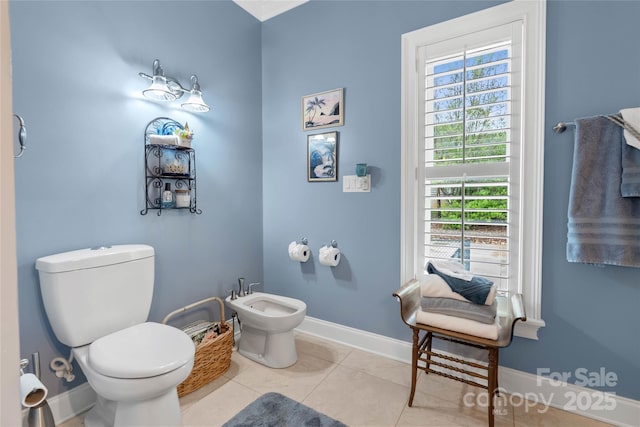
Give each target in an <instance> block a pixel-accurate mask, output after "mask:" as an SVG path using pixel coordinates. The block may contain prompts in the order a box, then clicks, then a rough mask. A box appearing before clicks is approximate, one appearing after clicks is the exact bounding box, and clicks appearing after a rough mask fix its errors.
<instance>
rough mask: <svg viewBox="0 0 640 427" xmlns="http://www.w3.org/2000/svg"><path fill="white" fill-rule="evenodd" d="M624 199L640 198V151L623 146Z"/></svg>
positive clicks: (621, 185) (621, 189)
mask: <svg viewBox="0 0 640 427" xmlns="http://www.w3.org/2000/svg"><path fill="white" fill-rule="evenodd" d="M620 192H621V193H622V197H640V150H638V149H637V148H635V147H633V146H631V145H629V144H627V143H625V144H622V182H621V184H620Z"/></svg>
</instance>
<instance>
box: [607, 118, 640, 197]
mask: <svg viewBox="0 0 640 427" xmlns="http://www.w3.org/2000/svg"><path fill="white" fill-rule="evenodd" d="M603 117H606V118H607V119H609V120H610V121H612V122H614V123H616V124H617V125H618V126H621V127H623V128H624V132H623V134H622V139H623V141H624V142H625V144H622V181H621V183H620V193H621V194H622V197H640V150H638V149H637V148H636V147H634V146H633V144H631V143H629V141H627V139H626V138H627V134H628V135H629V137H630V138H635V139H637V140H640V131H638V130H637V129H635V128H634V127H633V126H632V125H631V122H629V121H627V120H625V119H624V118H623V117H622V116H621V115H618V114H615V115H614V114H612V115H609V116H603Z"/></svg>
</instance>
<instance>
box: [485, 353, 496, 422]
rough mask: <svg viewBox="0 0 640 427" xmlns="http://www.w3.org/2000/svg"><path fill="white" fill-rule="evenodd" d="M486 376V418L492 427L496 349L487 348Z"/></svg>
mask: <svg viewBox="0 0 640 427" xmlns="http://www.w3.org/2000/svg"><path fill="white" fill-rule="evenodd" d="M488 371H489V372H488V375H487V377H488V378H487V380H488V384H487V388H488V389H487V393H488V395H489V396H488V397H489V408H488V416H489V427H493V426H494V416H493V412H494V407H493V400H494V397H495V395H496V391H497V390H498V349H497V348H489V366H488Z"/></svg>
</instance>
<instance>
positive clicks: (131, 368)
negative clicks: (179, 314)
mask: <svg viewBox="0 0 640 427" xmlns="http://www.w3.org/2000/svg"><path fill="white" fill-rule="evenodd" d="M193 355H194V344H193V341H191V338H189V336H188V335H187V334H185V333H184V332H183V331H181V330H180V329H177V328H174V327H172V326H167V325H163V324H160V323H153V322H146V323H140V324H138V325H134V326H131V327H129V328H126V329H123V330H120V331H117V332H114V333H112V334H109V335H106V336H104V337H102V338H99V339H97V340H96V341H94V342H93V343H91V345H89V351H88V357H87V362H88V363H89V365H90V366H91V368H93V369H94V370H95V371H96V372H98V373H99V374H102V375H105V376H108V377H114V378H148V377H154V376H158V375H162V374H165V373H167V372H171V371H173V370H175V369H178V368H180V367H181V366H183V365H185V364H186V363H188V362H189V360H190V359H192V358H193Z"/></svg>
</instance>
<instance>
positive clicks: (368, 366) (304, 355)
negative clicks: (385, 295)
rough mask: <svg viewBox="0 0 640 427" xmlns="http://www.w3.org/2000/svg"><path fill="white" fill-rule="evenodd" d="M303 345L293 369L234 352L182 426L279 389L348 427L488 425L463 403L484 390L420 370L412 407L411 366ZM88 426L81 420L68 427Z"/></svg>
mask: <svg viewBox="0 0 640 427" xmlns="http://www.w3.org/2000/svg"><path fill="white" fill-rule="evenodd" d="M296 346H297V349H298V362H297V363H296V364H295V365H294V366H292V367H290V368H286V369H270V368H267V367H266V366H263V365H260V364H258V363H255V362H253V361H251V360H249V359H246V358H244V357H243V356H241V355H239V354H238V353H236V352H234V353H233V356H232V359H231V367H230V368H229V370H228V371H227V372H226V373H225V374H224V375H223V376H222V377H220V378H218V379H216V380H215V381H213V382H211V383H210V384H208V385H206V386H205V387H203V388H201V389H200V390H197V391H195V392H193V393H191V394H188V395H186V396H184V397H182V398H181V399H180V406H181V408H182V422H183V425H184V426H220V425H222V424H224V423H225V422H226V421H227V420H229V419H230V418H231V417H233V416H234V415H235V414H236V413H238V412H239V411H240V410H242V408H244V407H245V406H247V405H248V404H249V403H251V402H253V401H254V400H255V399H257V398H258V397H259V396H260V395H262V394H264V393H267V392H270V391H275V392H278V393H281V394H284V395H286V396H288V397H290V398H292V399H294V400H296V401H298V402H302V403H304V404H305V405H307V406H310V407H312V408H314V409H316V410H317V411H320V412H322V413H324V414H326V415H328V416H330V417H333V418H335V419H337V420H340V421H342V422H343V423H345V424H347V425H349V426H363V427H365V426H367V427H369V426H487V412H486V407H480V406H476V407H465V405H464V404H463V403H462V402H463V396H464V395H465V394H467V393H468V392H477V391H479V389H477V388H475V387H471V386H467V385H465V384H462V383H458V382H456V381H451V380H447V379H445V378H442V377H438V376H434V375H429V376H428V378H427V375H426V374H424V373H423V372H420V373H419V376H418V383H417V387H416V395H415V398H414V401H413V407H411V408H409V407H408V406H407V400H408V397H409V389H410V381H411V379H410V375H411V370H410V367H409V365H407V364H405V363H402V362H397V361H395V360H391V359H387V358H385V357H381V356H377V355H375V354H372V353H368V352H365V351H361V350H358V349H354V348H352V347H348V346H345V345H341V344H337V343H333V342H330V341H325V340H322V339H319V338H316V337H313V336H310V335H306V334H301V333H300V334H297V335H296ZM472 400H473V399H472ZM505 400H506V399H505ZM498 409H499V412H500V415H496V417H495V421H496V426H500V427H502V426H512V427H520V426H562V427H572V426H576V427H578V426H580V427H583V426H584V427H592V426H593V427H595V426H605V425H607V424H603V423H600V422H598V421H595V420H592V419H589V418H584V417H581V416H578V415H575V414H571V413H569V412H564V411H561V410H558V409H555V408H542V407H534V408H528V410H525V407H524V405H522V406H510V405H509V404H508V403H507V404H506V406H504V405H503V406H500V407H499V408H498ZM545 409H546V411H545ZM542 412H543V413H542ZM82 425H83V424H82V417H81V416H79V417H76V418H73V419H71V420H69V421H67V422H66V423H64V424H62V426H63V427H76V426H82ZM291 427H297V426H291Z"/></svg>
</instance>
